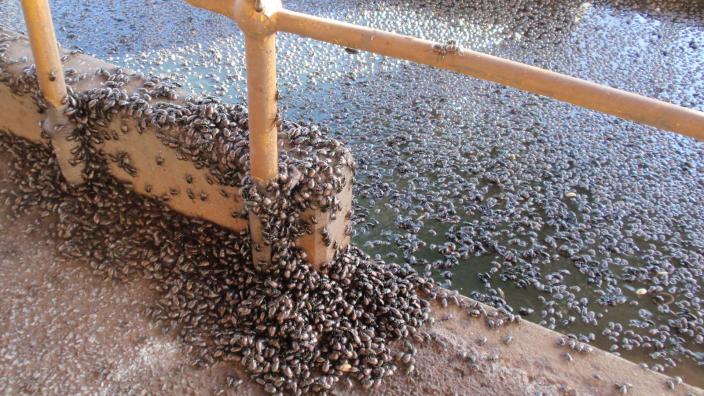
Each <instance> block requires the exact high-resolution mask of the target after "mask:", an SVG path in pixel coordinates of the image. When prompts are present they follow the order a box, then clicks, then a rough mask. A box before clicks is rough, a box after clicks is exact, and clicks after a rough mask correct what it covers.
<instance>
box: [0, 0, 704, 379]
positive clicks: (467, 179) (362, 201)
mask: <svg viewBox="0 0 704 396" xmlns="http://www.w3.org/2000/svg"><path fill="white" fill-rule="evenodd" d="M286 5H287V6H289V7H290V8H292V9H295V10H299V11H306V12H310V13H312V14H315V15H321V16H328V17H332V18H335V19H342V20H346V21H349V22H357V23H361V24H364V25H368V26H373V27H378V28H382V29H387V30H394V31H398V32H401V33H407V34H413V35H417V36H420V37H424V38H428V39H435V40H438V41H441V42H444V41H448V40H450V39H453V40H456V41H457V42H458V43H459V44H460V45H462V46H465V47H468V48H472V49H476V50H480V51H485V52H488V53H492V54H495V55H500V56H504V57H508V58H510V59H514V60H519V61H523V62H526V63H529V64H533V65H536V66H541V67H545V68H548V69H551V70H555V71H560V72H565V73H568V74H571V75H575V76H578V77H582V78H587V79H590V80H593V81H597V82H601V83H606V84H609V85H611V86H614V87H618V88H623V89H627V90H631V91H634V92H638V93H642V94H645V95H649V96H653V97H657V98H660V99H663V100H667V101H671V102H674V103H677V104H681V105H684V106H687V107H692V108H696V109H700V110H702V109H704V99H703V98H702V96H701V95H702V94H701V92H704V89H702V88H704V78H702V77H704V75H703V74H704V58H703V57H702V56H701V54H702V48H704V23H703V22H702V21H703V20H704V15H703V11H702V10H704V6H703V5H704V4H703V3H702V2H697V1H692V2H690V1H677V2H675V1H669V2H665V1H662V2H660V1H658V2H647V3H646V2H636V1H625V2H612V1H595V2H554V1H542V2H541V1H531V2H520V1H501V2H490V1H485V2H471V3H470V2H462V1H443V2H432V3H431V2H421V1H414V2H393V1H388V2H352V1H342V2H327V1H310V2H286ZM52 7H53V10H54V14H55V20H56V24H57V26H60V28H59V40H60V41H61V43H62V44H63V45H64V46H67V47H73V46H80V47H82V48H83V49H85V50H86V51H87V52H89V53H93V54H96V55H97V56H99V57H103V58H107V59H108V60H110V61H112V62H114V63H117V64H121V65H124V66H127V67H129V68H131V69H135V70H140V71H145V72H154V73H158V74H162V75H166V76H171V77H173V78H175V79H176V80H178V81H181V82H183V83H184V86H185V88H186V89H191V90H194V91H197V92H198V91H201V92H209V93H215V94H221V95H222V96H223V97H224V98H225V99H226V100H231V101H237V102H241V101H242V100H243V96H244V95H243V92H244V86H243V83H244V81H243V77H244V75H245V74H244V66H243V65H244V60H243V58H242V49H243V46H242V37H241V34H240V33H239V32H238V31H237V29H236V28H235V27H234V26H233V25H232V23H231V22H230V21H227V20H225V19H224V18H221V17H218V16H213V15H210V14H207V13H205V12H202V11H199V10H193V9H191V8H189V7H188V6H186V5H185V4H183V3H182V2H178V1H147V2H138V1H134V2H133V1H126V2H111V1H107V2H103V3H100V4H90V3H82V2H73V1H69V2H60V3H59V2H54V3H53V4H52ZM18 9H19V8H18V6H17V3H16V2H14V1H4V2H1V3H0V24H1V25H3V26H14V27H21V15H20V14H19V11H18ZM86 21H91V23H89V24H88V23H86ZM279 48H280V55H279V70H280V81H281V93H282V100H281V103H282V104H283V105H284V106H285V107H286V110H285V115H286V118H290V119H298V118H306V119H309V118H310V119H311V120H313V121H315V122H317V123H320V124H322V125H324V126H325V127H327V128H329V129H330V131H331V134H333V136H336V137H338V138H340V139H341V140H342V141H345V142H346V143H348V144H349V146H350V148H351V149H352V150H353V152H354V154H355V157H356V158H357V161H358V175H357V179H358V184H357V186H356V190H355V195H356V199H357V211H356V217H355V221H356V223H357V226H356V235H355V241H356V242H357V243H359V244H360V245H362V246H363V247H364V249H365V251H366V252H367V253H370V254H378V255H379V257H381V258H384V259H386V260H390V261H407V262H409V263H412V264H414V265H415V266H416V268H417V269H418V270H419V271H420V272H422V273H423V272H430V273H431V274H432V275H434V276H435V277H436V278H437V279H444V278H451V282H446V285H447V286H449V287H453V288H456V289H458V290H460V291H461V292H462V293H464V294H467V295H472V296H474V297H475V298H478V299H481V300H483V301H487V302H490V303H493V304H496V305H505V304H508V305H510V306H511V307H513V308H514V309H515V310H516V311H518V310H519V309H520V308H524V310H523V312H526V318H527V319H529V320H532V321H535V322H539V323H543V324H544V325H546V326H548V327H552V328H555V329H557V330H560V331H562V332H567V333H575V334H578V335H581V336H583V337H585V339H589V338H594V342H593V343H594V345H597V346H600V347H603V348H606V349H612V350H613V351H614V352H616V353H623V355H624V356H625V357H627V358H629V359H632V360H635V361H642V362H647V363H648V364H650V365H651V366H654V367H656V368H658V369H660V368H662V369H667V372H668V373H672V374H676V373H679V374H682V375H683V377H685V380H686V381H690V382H692V383H700V382H699V381H701V378H702V377H701V376H698V375H696V374H697V373H699V372H701V365H702V363H703V362H704V349H703V345H704V338H702V337H704V324H703V323H702V317H703V316H704V315H703V313H702V307H701V300H702V298H703V297H704V295H703V294H702V293H703V292H702V289H701V282H702V270H703V268H704V258H703V256H702V255H703V251H704V241H703V240H702V239H701V235H702V232H701V231H702V229H703V228H704V222H703V220H704V219H703V217H702V216H703V215H702V214H703V213H704V211H702V205H701V200H700V197H701V196H702V194H703V193H704V178H703V177H702V175H703V173H702V172H703V171H704V148H703V146H702V143H700V142H695V141H693V140H691V139H687V138H682V137H678V136H675V135H671V134H667V133H664V132H661V131H656V130H653V129H652V128H647V127H642V126H638V125H635V124H632V123H629V122H624V121H619V120H616V119H614V118H612V117H608V116H603V115H599V114H595V113H593V112H589V111H583V110H580V109H576V108H573V107H571V106H568V105H565V104H560V103H556V102H552V101H550V100H548V99H544V98H538V97H535V96H533V95H530V94H525V93H520V92H517V91H515V90H512V89H506V88H502V87H499V86H496V85H493V84H489V83H484V82H481V81H476V80H472V79H468V78H465V77H463V76H457V75H452V74H449V73H445V72H442V71H436V70H430V69H427V68H424V67H421V66H416V65H410V64H408V63H405V62H398V61H394V60H389V59H383V58H381V57H377V56H374V55H370V54H364V53H362V54H358V55H351V54H348V53H347V52H345V51H344V50H343V49H341V48H337V47H334V46H331V45H326V44H321V43H314V42H311V41H309V40H306V39H301V38H296V37H291V36H286V35H281V37H280V39H279ZM543 253H544V254H543ZM564 270H567V271H569V273H565V272H563V273H560V271H564ZM445 271H449V272H445ZM443 272H445V273H444V274H443ZM641 289H644V290H645V291H646V294H645V295H643V294H641V293H640V292H639V291H640V290H641ZM669 295H672V297H673V298H674V301H673V302H670V303H665V302H667V301H669ZM530 310H534V313H532V314H527V313H528V312H530ZM662 326H664V327H662ZM628 331H631V333H627V332H628ZM653 333H654V334H653ZM592 334H593V336H592ZM639 337H640V340H639V339H638V338H639ZM643 337H651V338H652V340H650V341H649V340H644V339H643ZM634 340H635V342H634ZM656 342H659V343H661V344H657V343H656ZM646 344H647V345H646ZM657 365H660V366H657ZM675 365H677V368H675V369H672V366H675ZM700 384H701V383H700Z"/></svg>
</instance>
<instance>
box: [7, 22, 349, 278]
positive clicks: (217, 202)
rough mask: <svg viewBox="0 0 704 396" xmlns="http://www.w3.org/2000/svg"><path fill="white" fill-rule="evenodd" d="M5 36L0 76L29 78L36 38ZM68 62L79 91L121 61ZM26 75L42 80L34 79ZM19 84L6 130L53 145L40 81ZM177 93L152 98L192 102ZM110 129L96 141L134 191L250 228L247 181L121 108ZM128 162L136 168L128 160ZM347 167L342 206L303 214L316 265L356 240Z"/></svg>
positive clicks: (304, 242) (136, 84) (75, 58)
mask: <svg viewBox="0 0 704 396" xmlns="http://www.w3.org/2000/svg"><path fill="white" fill-rule="evenodd" d="M3 42H4V43H5V44H6V45H8V44H9V47H8V48H7V50H6V51H4V53H3V54H2V55H3V57H2V58H0V75H3V74H4V79H5V80H14V81H15V82H17V81H18V80H22V79H23V78H22V76H23V75H24V74H25V72H24V71H23V70H24V69H25V68H27V67H29V66H31V63H30V61H31V59H32V54H31V49H30V46H29V42H28V41H27V40H26V38H24V37H21V36H19V35H17V34H14V33H11V32H1V31H0V44H1V43H3ZM64 68H65V69H66V70H71V69H72V70H71V73H70V74H71V75H73V76H75V77H73V78H69V79H68V80H67V84H68V85H69V86H70V87H71V88H72V89H73V91H74V92H75V93H81V92H86V91H89V90H91V89H96V88H106V87H107V85H106V79H105V78H103V77H101V76H100V74H99V73H98V74H96V72H97V71H99V70H101V69H103V70H113V69H115V66H114V65H111V64H108V63H106V62H103V61H101V60H99V59H95V58H93V57H90V56H87V55H84V54H69V53H67V52H64ZM24 80H27V81H30V82H31V83H34V82H33V81H31V78H30V79H28V78H24ZM145 82H146V80H145V79H144V78H143V77H141V76H138V75H133V76H131V78H130V81H129V83H128V84H127V85H126V86H125V87H124V89H125V90H126V92H127V95H128V96H129V95H132V94H133V93H134V92H136V91H137V90H138V89H139V88H141V87H143V86H144V83H145ZM14 88H15V89H14V90H13V89H12V88H11V87H10V86H8V85H6V84H2V83H0V129H3V130H8V131H10V132H12V133H14V134H16V135H18V136H21V137H23V138H25V139H27V140H30V141H32V142H40V143H43V144H48V140H47V139H45V138H43V137H42V131H41V125H42V122H43V121H44V120H45V118H46V112H44V111H43V109H42V107H41V104H39V107H38V104H37V100H35V98H33V93H34V91H35V90H36V86H27V87H23V89H19V90H18V89H16V87H14ZM176 93H177V98H175V99H168V98H167V99H165V98H152V99H151V100H148V102H149V103H150V104H151V105H152V108H153V107H154V106H155V105H157V104H159V103H169V104H174V105H182V104H184V103H185V100H184V99H183V98H186V97H188V93H185V92H182V91H179V90H176ZM105 129H106V131H108V135H112V137H113V138H112V139H106V140H105V141H104V142H101V143H100V144H98V145H96V147H95V148H96V149H98V150H101V153H102V154H103V156H104V158H106V160H107V162H108V164H109V167H110V170H111V173H112V174H113V175H114V176H115V177H116V178H117V179H118V180H121V181H123V182H127V183H131V185H132V188H133V189H134V191H136V192H138V193H140V194H143V195H147V196H151V197H155V198H158V199H161V200H163V201H164V202H166V204H168V205H169V206H170V207H171V208H173V209H174V210H176V211H178V212H180V213H183V214H185V215H187V216H192V217H198V218H202V219H204V220H208V221H211V222H213V223H216V224H219V225H221V226H223V227H226V228H228V229H231V230H233V231H242V230H246V229H247V227H248V221H247V213H246V210H245V208H244V200H243V197H242V194H241V192H240V190H239V188H238V187H237V186H227V185H221V184H218V183H217V181H216V179H215V178H214V177H213V176H212V174H211V172H210V170H209V169H207V168H204V167H199V166H196V164H195V163H193V162H191V161H189V160H187V159H186V158H183V156H182V155H179V152H178V151H177V150H176V149H175V148H174V147H170V146H169V145H166V144H164V142H163V141H162V140H160V139H159V137H158V134H157V131H156V128H155V127H153V126H146V127H140V126H138V125H137V119H136V118H135V117H130V116H129V115H127V114H124V113H122V112H120V113H115V114H114V117H113V119H112V121H110V122H109V123H107V124H106V125H105ZM279 145H280V147H279V150H280V151H282V152H287V151H288V150H290V149H291V147H294V146H295V147H296V148H298V146H296V145H295V144H294V143H293V142H288V141H286V140H284V139H280V141H279ZM220 149H221V148H218V150H220ZM222 150H223V151H226V150H228V149H227V148H224V149H222ZM350 158H351V156H350ZM125 162H127V163H129V165H131V167H126V166H124V163H125ZM344 169H345V170H344V172H345V173H346V177H345V180H346V185H345V186H344V188H343V190H342V192H339V193H338V194H337V195H336V198H337V199H338V200H339V202H340V207H341V211H340V213H334V212H332V211H322V210H308V211H306V212H304V213H303V214H302V218H303V219H305V220H306V221H307V222H309V229H310V230H311V233H310V234H308V235H305V236H303V237H301V238H300V239H299V240H298V241H297V243H296V244H297V246H299V247H300V248H302V249H303V250H304V251H305V252H306V254H307V257H308V260H309V261H310V262H311V264H312V265H313V266H315V267H316V268H317V267H319V266H320V265H321V264H323V263H325V262H327V261H329V260H331V259H332V258H333V257H334V255H335V251H336V248H344V247H346V246H347V245H349V243H350V236H349V235H348V233H347V232H346V229H347V225H348V224H349V214H348V212H349V211H350V210H351V201H352V183H353V170H352V168H351V167H349V166H346V167H344ZM241 176H242V177H243V176H244V175H241Z"/></svg>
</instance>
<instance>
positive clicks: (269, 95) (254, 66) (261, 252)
mask: <svg viewBox="0 0 704 396" xmlns="http://www.w3.org/2000/svg"><path fill="white" fill-rule="evenodd" d="M245 56H246V58H247V101H248V107H249V160H250V166H251V172H252V179H254V181H255V183H256V184H257V188H258V189H259V193H260V194H262V195H266V186H267V185H268V184H269V183H270V182H271V181H274V180H276V178H277V177H278V174H279V165H278V155H279V154H278V142H277V139H278V128H277V117H276V114H277V108H276V34H275V33H271V34H265V35H259V34H248V33H245ZM262 228H263V226H262V224H261V221H260V219H259V218H258V217H257V216H256V215H255V214H254V213H250V215H249V230H250V233H251V235H252V242H253V243H254V249H252V255H253V257H252V259H253V262H254V264H255V266H256V267H257V268H260V269H265V268H266V265H267V264H268V263H269V262H271V248H270V247H269V246H268V245H266V244H265V243H264V238H263V236H262Z"/></svg>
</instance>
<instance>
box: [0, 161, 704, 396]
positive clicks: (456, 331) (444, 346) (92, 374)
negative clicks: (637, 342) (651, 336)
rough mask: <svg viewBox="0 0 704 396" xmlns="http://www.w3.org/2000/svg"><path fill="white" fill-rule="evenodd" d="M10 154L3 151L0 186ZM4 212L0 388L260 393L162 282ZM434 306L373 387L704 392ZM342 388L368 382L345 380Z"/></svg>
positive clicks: (0, 213) (546, 334) (388, 390)
mask: <svg viewBox="0 0 704 396" xmlns="http://www.w3.org/2000/svg"><path fill="white" fill-rule="evenodd" d="M5 166H6V163H5V162H1V161H0V188H2V187H6V186H7V184H6V183H4V182H3V181H2V180H3V179H2V171H1V170H2V169H4V167H5ZM0 218H2V220H1V221H0V224H1V227H2V233H1V234H0V301H2V304H0V394H6V395H20V394H37V395H39V394H42V395H74V394H91V395H95V394H98V395H114V394H136V395H142V394H144V395H146V394H160V395H175V394H178V395H180V394H187V395H191V394H192V395H211V394H231V395H243V394H261V393H263V391H262V390H261V388H260V387H259V386H258V385H257V384H256V383H250V382H246V381H245V382H244V383H243V384H241V385H239V386H237V387H228V385H227V377H228V376H235V377H241V378H246V375H245V374H244V372H243V371H242V369H241V367H240V366H239V364H238V363H236V362H220V363H217V364H215V365H213V366H211V367H208V368H205V369H195V368H193V367H192V365H191V364H190V362H189V359H188V357H187V353H186V351H185V348H184V347H183V346H182V345H181V344H180V343H179V342H178V341H176V340H175V338H174V337H173V335H172V334H161V333H160V332H159V331H158V330H156V327H155V326H154V325H153V324H152V323H150V321H149V319H147V316H146V314H145V308H146V307H148V306H149V305H150V304H151V303H152V302H153V299H154V296H155V294H154V293H155V292H154V291H153V290H152V288H151V287H150V284H149V282H147V281H146V280H141V279H134V280H132V281H130V282H128V283H122V284H119V283H114V282H111V281H104V280H102V279H101V278H99V277H97V276H94V275H92V274H91V272H90V270H89V269H88V267H87V266H85V265H84V264H83V263H81V262H72V261H64V260H59V259H57V258H56V255H55V250H54V249H55V247H54V243H53V242H52V241H51V240H48V239H47V238H46V236H45V232H44V231H45V230H46V229H47V228H48V227H51V226H52V223H53V219H52V218H51V217H42V216H41V214H40V213H37V214H35V215H33V216H28V217H25V218H21V219H19V220H15V221H12V220H8V219H7V216H6V207H5V206H0ZM434 316H435V318H436V320H437V322H436V324H435V325H434V326H433V327H432V328H430V329H429V330H428V331H429V333H430V334H431V335H433V340H432V341H429V342H427V343H426V344H424V345H419V346H418V355H417V356H416V359H417V363H416V371H415V373H413V374H411V375H409V376H407V375H403V374H397V375H395V376H394V377H392V378H391V379H388V380H386V381H385V382H384V383H383V384H382V385H381V386H380V387H379V388H377V389H375V390H374V391H373V392H372V393H373V394H383V395H409V394H418V395H421V394H423V395H469V394H474V395H489V394H500V395H537V394H544V395H576V394H594V395H602V394H604V395H606V394H617V393H618V388H617V385H618V384H623V383H629V384H631V385H632V388H631V389H630V392H629V394H642V395H656V394H682V395H685V394H688V393H691V394H697V395H704V392H703V391H701V390H699V389H696V388H690V387H688V386H686V385H680V386H678V387H677V388H676V390H675V391H670V390H668V388H667V384H666V380H667V377H665V376H662V375H660V374H656V373H654V372H650V371H647V370H643V369H641V368H639V367H638V366H637V365H635V364H633V363H631V362H628V361H626V360H623V359H621V358H617V357H615V356H613V355H610V354H608V353H606V352H602V351H598V350H597V351H594V352H592V353H590V354H588V355H582V354H577V353H573V355H574V360H573V361H567V359H565V358H564V356H563V353H564V352H565V349H562V348H561V347H559V346H558V345H557V343H556V340H557V337H558V334H557V333H554V332H552V331H549V330H546V329H544V328H541V327H539V326H537V325H534V324H531V323H527V322H522V323H521V324H518V325H510V326H505V327H503V328H501V329H499V330H489V329H488V328H487V326H486V325H485V323H484V320H482V319H471V318H470V317H469V316H468V315H466V314H465V313H464V312H463V311H461V310H460V309H459V308H458V307H457V306H454V305H450V306H449V307H448V308H447V309H441V308H440V307H437V306H436V307H435V309H434ZM508 335H510V336H512V337H513V339H512V341H511V342H510V343H506V342H505V337H506V336H508ZM482 337H486V343H485V344H482V343H480V342H478V340H479V339H480V338H482ZM462 351H464V352H466V353H467V354H468V355H470V356H473V357H475V358H476V363H470V362H469V361H468V360H467V359H464V358H462V357H460V352H462ZM337 392H338V393H339V394H367V392H365V391H363V390H361V389H360V388H357V387H355V388H352V389H346V387H345V386H344V385H341V386H340V389H338V390H337Z"/></svg>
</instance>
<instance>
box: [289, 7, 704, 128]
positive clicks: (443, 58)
mask: <svg viewBox="0 0 704 396" xmlns="http://www.w3.org/2000/svg"><path fill="white" fill-rule="evenodd" d="M275 21H276V23H275V26H276V29H277V30H279V31H282V32H288V33H294V34H297V35H301V36H305V37H310V38H312V39H315V40H319V41H325V42H328V43H332V44H337V45H341V46H345V47H351V48H356V49H359V50H363V51H369V52H374V53H377V54H380V55H385V56H390V57H393V58H399V59H405V60H409V61H412V62H416V63H421V64H424V65H429V66H434V67H438V68H441V69H447V70H451V71H454V72H457V73H462V74H466V75H469V76H472V77H476V78H480V79H482V80H488V81H493V82H497V83H500V84H503V85H507V86H509V87H513V88H518V89H522V90H524V91H528V92H532V93H535V94H538V95H543V96H549V97H551V98H554V99H557V100H561V101H563V102H568V103H572V104H574V105H577V106H581V107H585V108H587V109H591V110H596V111H599V112H602V113H607V114H611V115H615V116H617V117H620V118H623V119H626V120H631V121H635V122H638V123H641V124H646V125H650V126H654V127H656V128H659V129H665V130H669V131H673V132H677V133H681V134H683V135H687V136H691V137H694V138H697V139H702V140H704V113H701V112H698V111H695V110H691V109H687V108H684V107H680V106H676V105H673V104H670V103H667V102H663V101H660V100H656V99H652V98H648V97H645V96H641V95H637V94H634V93H630V92H626V91H622V90H619V89H615V88H611V87H607V86H603V85H600V84H596V83H593V82H590V81H586V80H582V79H579V78H575V77H570V76H567V75H564V74H560V73H556V72H552V71H548V70H545V69H541V68H538V67H535V66H529V65H525V64H522V63H518V62H514V61H510V60H506V59H502V58H499V57H496V56H492V55H487V54H483V53H480V52H476V51H470V50H466V49H461V48H457V47H454V48H453V47H452V46H447V45H441V44H438V43H435V42H432V41H428V40H422V39H418V38H415V37H409V36H404V35H400V34H396V33H389V32H384V31H380V30H376V29H370V28H366V27H360V26H356V25H352V24H349V23H344V22H338V21H334V20H330V19H325V18H319V17H314V16H310V15H306V14H302V13H299V12H294V11H289V10H285V9H281V10H279V11H278V12H277V13H276V15H275Z"/></svg>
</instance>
